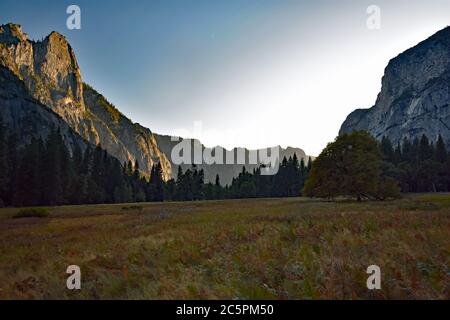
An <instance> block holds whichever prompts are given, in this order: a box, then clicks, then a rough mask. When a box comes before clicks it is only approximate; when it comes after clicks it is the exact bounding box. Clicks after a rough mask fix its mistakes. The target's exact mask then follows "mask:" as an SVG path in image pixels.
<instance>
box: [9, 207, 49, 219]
mask: <svg viewBox="0 0 450 320" xmlns="http://www.w3.org/2000/svg"><path fill="white" fill-rule="evenodd" d="M48 215H49V213H48V211H47V209H44V208H26V209H21V210H19V212H17V213H16V214H15V215H14V216H13V218H32V217H35V218H45V217H47V216H48Z"/></svg>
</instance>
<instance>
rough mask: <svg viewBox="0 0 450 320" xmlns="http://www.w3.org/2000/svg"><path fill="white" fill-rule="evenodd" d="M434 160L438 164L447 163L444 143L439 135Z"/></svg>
mask: <svg viewBox="0 0 450 320" xmlns="http://www.w3.org/2000/svg"><path fill="white" fill-rule="evenodd" d="M434 159H435V160H436V161H437V162H439V163H445V162H447V150H446V148H445V143H444V140H443V139H442V136H441V135H439V138H438V140H437V142H436V148H435V153H434Z"/></svg>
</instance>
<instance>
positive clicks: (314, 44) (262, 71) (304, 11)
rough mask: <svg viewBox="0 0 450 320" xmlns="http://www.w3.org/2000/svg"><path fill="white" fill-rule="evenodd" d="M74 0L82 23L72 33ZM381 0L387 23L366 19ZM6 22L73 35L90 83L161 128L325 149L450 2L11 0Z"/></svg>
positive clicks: (32, 32) (1, 5)
mask: <svg viewBox="0 0 450 320" xmlns="http://www.w3.org/2000/svg"><path fill="white" fill-rule="evenodd" d="M69 4H77V5H79V6H80V7H81V14H82V15H81V17H82V29H81V30H72V31H71V30H68V29H67V28H66V18H67V14H66V8H67V6H68V5H69ZM371 4H376V5H378V6H379V7H380V8H381V29H380V30H369V29H368V28H367V26H366V20H367V17H368V15H367V13H366V9H367V7H368V5H371ZM6 22H15V23H18V24H21V25H22V26H23V30H24V31H25V32H26V33H28V34H29V36H30V38H32V39H35V40H38V39H41V38H43V37H45V36H46V35H47V34H48V33H50V32H51V31H53V30H56V31H58V32H60V33H62V34H64V35H65V36H66V37H67V39H68V40H69V42H70V43H71V45H72V46H73V48H74V50H75V53H76V55H77V59H78V62H79V64H80V66H81V69H82V76H83V79H84V81H86V82H88V83H89V84H91V85H92V86H94V87H95V88H96V89H97V90H99V91H100V92H101V93H103V94H104V95H105V96H106V97H107V98H108V99H109V100H110V101H111V102H113V103H114V104H115V105H116V106H117V107H118V108H119V109H120V110H121V111H122V112H123V113H125V114H126V115H127V116H128V117H130V118H131V119H132V120H134V121H136V122H139V123H141V124H142V125H145V126H147V127H149V128H150V129H152V130H153V131H155V132H158V133H165V134H171V133H173V130H174V129H185V130H188V132H186V134H188V135H191V136H195V137H196V138H200V139H201V140H202V141H203V142H204V143H205V144H207V145H208V146H214V145H216V144H220V145H224V146H225V147H231V146H245V147H250V148H256V147H264V146H271V145H275V144H280V145H282V146H285V147H286V146H288V145H290V146H294V147H300V148H303V149H305V150H306V152H307V153H309V154H314V155H316V154H318V153H319V152H320V150H321V149H322V148H323V147H324V146H325V145H326V143H327V142H328V141H331V140H332V139H334V137H335V136H336V135H337V133H338V130H339V127H340V125H341V123H342V121H343V120H344V119H345V117H346V116H347V114H348V113H349V112H351V111H352V110H354V109H355V108H358V107H370V106H371V105H373V103H374V101H375V99H376V95H377V93H378V91H379V90H380V86H381V76H382V74H383V69H384V67H385V66H386V64H387V63H388V61H389V59H390V58H392V57H394V56H396V55H397V54H399V53H400V52H402V51H404V50H405V49H407V48H409V47H411V46H413V45H415V44H416V43H417V42H419V41H420V40H423V39H425V38H426V37H428V36H430V35H431V34H432V33H434V32H436V31H438V30H439V29H442V28H444V27H445V26H447V25H448V24H450V1H446V0H441V1H439V0H435V1H419V0H417V1H415V0H410V1H400V0H398V1H396V0H391V1H381V0H379V1H365V0H346V1H340V0H329V1H299V0H297V1H288V0H240V1H235V0H232V1H230V0H227V1H225V0H221V1H217V0H207V1H206V0H205V1H202V0H183V1H173V0H164V1H156V0H153V1H147V0H145V1H39V0H33V1H19V0H15V1H11V0H1V2H0V23H6ZM194 121H202V123H203V131H202V132H197V133H196V132H192V131H193V126H194Z"/></svg>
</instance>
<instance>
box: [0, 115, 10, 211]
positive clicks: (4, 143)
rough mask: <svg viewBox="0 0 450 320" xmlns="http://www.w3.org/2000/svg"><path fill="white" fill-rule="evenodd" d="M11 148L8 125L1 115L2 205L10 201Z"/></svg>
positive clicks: (0, 204)
mask: <svg viewBox="0 0 450 320" xmlns="http://www.w3.org/2000/svg"><path fill="white" fill-rule="evenodd" d="M8 157H9V148H8V136H7V130H6V125H5V124H4V123H3V119H2V117H1V115H0V207H2V206H4V205H5V204H7V203H8V189H9V187H10V179H11V170H10V167H9V159H8Z"/></svg>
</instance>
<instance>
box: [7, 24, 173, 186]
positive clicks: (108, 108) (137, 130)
mask: <svg viewBox="0 0 450 320" xmlns="http://www.w3.org/2000/svg"><path fill="white" fill-rule="evenodd" d="M0 65H3V66H5V67H7V68H8V69H9V70H10V71H11V72H12V73H13V74H14V75H15V76H16V77H17V78H18V79H20V80H21V81H23V82H24V84H25V86H26V88H27V89H28V92H29V94H30V95H31V96H32V97H33V98H35V99H36V100H37V101H39V102H40V103H42V104H43V105H45V106H47V107H48V108H50V109H51V110H53V111H54V112H55V113H57V114H58V115H60V116H61V118H62V119H64V120H65V121H66V122H67V124H68V125H69V126H70V127H71V128H72V129H73V130H74V131H75V132H77V133H78V134H80V136H82V137H83V138H84V139H86V140H87V141H88V142H90V143H92V144H94V145H97V144H100V145H101V146H102V147H103V148H104V149H106V150H107V151H108V153H109V154H111V155H113V156H114V157H116V158H117V159H119V160H120V161H121V162H125V161H132V162H133V163H134V161H136V160H137V161H138V164H139V168H140V169H141V170H142V171H143V172H144V173H150V170H151V167H152V165H153V164H155V163H158V162H160V163H161V164H162V168H163V174H164V176H165V178H169V177H170V176H171V167H170V163H169V161H168V160H167V158H166V156H165V155H164V154H163V153H162V152H161V151H160V150H159V149H158V146H157V145H156V141H155V138H154V136H153V133H152V132H151V131H150V130H149V129H147V128H144V127H142V126H140V125H139V124H136V123H133V122H132V121H131V120H129V119H128V118H127V117H125V116H124V115H123V114H122V113H120V112H119V111H118V110H117V109H116V108H115V107H114V106H113V105H112V104H111V103H109V102H108V101H107V100H106V99H105V98H104V97H103V96H102V95H101V94H99V93H97V92H96V91H95V90H94V89H92V88H91V87H89V86H88V85H85V84H83V82H82V77H81V71H80V68H79V67H78V63H77V60H76V58H75V54H74V52H73V50H72V47H71V46H70V44H69V43H68V42H67V41H66V39H65V38H64V36H62V35H61V34H59V33H57V32H52V33H51V34H50V35H49V36H47V37H46V38H45V39H44V40H43V41H37V42H36V41H31V40H29V39H28V36H27V35H26V34H25V33H24V32H22V29H21V27H20V26H19V25H15V24H11V23H10V24H6V25H2V26H0ZM2 111H3V110H2Z"/></svg>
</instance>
